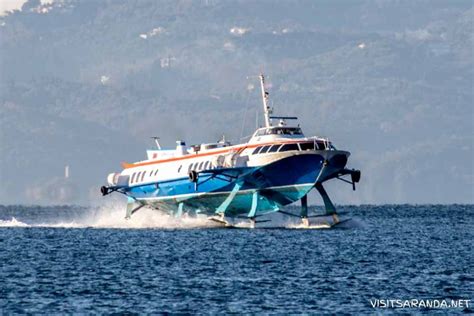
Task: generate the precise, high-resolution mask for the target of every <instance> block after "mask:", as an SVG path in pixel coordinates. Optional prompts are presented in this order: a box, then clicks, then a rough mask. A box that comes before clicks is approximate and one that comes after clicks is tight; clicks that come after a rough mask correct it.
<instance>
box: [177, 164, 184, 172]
mask: <svg viewBox="0 0 474 316" xmlns="http://www.w3.org/2000/svg"><path fill="white" fill-rule="evenodd" d="M181 167H183V165H180V166H179V168H178V173H179V172H180V171H181Z"/></svg>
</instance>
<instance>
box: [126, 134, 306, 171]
mask: <svg viewBox="0 0 474 316" xmlns="http://www.w3.org/2000/svg"><path fill="white" fill-rule="evenodd" d="M292 143H301V140H299V141H292V142H276V143H275V142H273V143H259V144H252V145H244V146H240V147H232V148H229V149H224V150H217V151H212V152H207V153H202V154H194V155H193V154H188V155H185V156H182V157H174V158H168V159H163V160H156V161H147V162H140V163H127V162H122V167H123V168H124V169H129V168H135V167H143V166H148V165H154V164H160V163H165V162H172V161H179V160H185V159H191V158H200V157H206V156H212V155H217V154H223V153H228V152H231V151H233V150H236V151H239V152H242V151H244V150H245V149H247V148H255V147H259V146H267V145H283V144H292Z"/></svg>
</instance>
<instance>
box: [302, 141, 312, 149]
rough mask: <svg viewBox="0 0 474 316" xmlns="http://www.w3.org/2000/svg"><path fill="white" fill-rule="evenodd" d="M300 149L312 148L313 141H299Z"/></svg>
mask: <svg viewBox="0 0 474 316" xmlns="http://www.w3.org/2000/svg"><path fill="white" fill-rule="evenodd" d="M300 148H301V150H303V151H304V150H314V143H313V142H311V143H300Z"/></svg>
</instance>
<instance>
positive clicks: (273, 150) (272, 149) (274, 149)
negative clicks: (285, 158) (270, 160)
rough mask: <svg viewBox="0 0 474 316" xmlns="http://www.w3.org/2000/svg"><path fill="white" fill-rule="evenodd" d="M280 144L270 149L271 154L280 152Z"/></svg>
mask: <svg viewBox="0 0 474 316" xmlns="http://www.w3.org/2000/svg"><path fill="white" fill-rule="evenodd" d="M280 146H281V145H280V144H278V145H273V146H272V147H270V149H269V150H268V152H269V153H274V152H277V151H278V148H280Z"/></svg>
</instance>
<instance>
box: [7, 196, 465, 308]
mask: <svg viewBox="0 0 474 316" xmlns="http://www.w3.org/2000/svg"><path fill="white" fill-rule="evenodd" d="M339 209H340V210H341V211H342V212H343V213H345V214H344V215H343V216H342V217H343V218H352V220H350V221H348V222H346V223H345V225H343V226H341V227H340V228H335V229H321V230H306V229H291V227H294V224H295V220H294V219H293V218H290V217H286V216H279V217H274V218H272V219H273V222H270V223H264V224H257V229H221V228H217V227H216V226H215V225H214V224H210V223H209V222H208V221H207V220H205V219H202V218H197V219H193V218H186V219H183V220H180V219H175V218H170V217H167V216H163V215H161V214H158V213H157V212H154V211H151V210H140V211H139V212H137V213H136V214H134V216H133V217H132V219H131V220H128V221H127V220H125V219H124V213H125V211H124V206H123V205H107V206H104V207H98V208H84V207H71V206H63V207H61V206H59V207H26V206H0V262H1V264H0V313H2V314H12V313H40V314H49V313H159V312H164V313H166V312H174V313H206V314H207V313H251V314H254V313H279V314H286V313H310V314H319V313H341V312H342V313H359V314H367V313H380V312H385V311H395V312H408V313H418V312H424V311H433V309H431V310H430V309H427V308H413V307H412V308H410V309H403V310H402V309H399V310H396V309H395V308H397V307H395V308H394V307H393V306H392V307H390V308H384V307H383V306H381V304H378V306H376V307H375V308H374V307H373V304H374V302H380V300H413V299H417V300H424V299H425V300H446V301H448V302H451V300H453V301H459V300H471V301H470V302H469V303H470V305H469V307H467V306H465V304H466V302H464V305H463V306H462V307H458V308H449V309H446V308H438V309H435V310H434V311H438V312H439V313H443V314H444V313H447V312H449V313H465V312H472V311H473V310H474V308H473V307H472V305H474V251H473V244H474V206H472V205H446V206H440V205H419V206H412V205H385V206H343V207H340V208H339ZM289 210H293V211H294V212H297V211H298V210H297V209H296V208H294V209H291V208H290V209H289ZM258 227H264V228H261V229H259V228H258ZM376 300H379V301H376ZM469 303H468V304H469Z"/></svg>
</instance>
